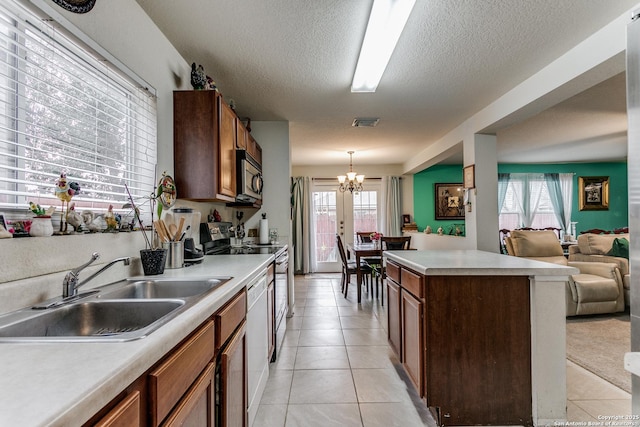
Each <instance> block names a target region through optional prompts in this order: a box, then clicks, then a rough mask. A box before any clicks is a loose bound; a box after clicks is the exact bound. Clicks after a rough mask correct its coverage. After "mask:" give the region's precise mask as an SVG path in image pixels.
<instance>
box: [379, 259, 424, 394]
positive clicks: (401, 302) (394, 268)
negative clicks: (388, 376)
mask: <svg viewBox="0 0 640 427" xmlns="http://www.w3.org/2000/svg"><path fill="white" fill-rule="evenodd" d="M403 279H404V280H403ZM387 294H388V295H389V296H388V307H389V316H388V322H389V325H388V331H389V342H390V343H391V347H392V348H393V349H394V351H395V352H396V354H397V355H398V357H399V359H400V361H401V362H402V366H403V367H404V370H405V372H406V373H407V375H408V376H409V378H410V379H411V381H412V382H413V385H414V386H415V388H416V390H417V391H418V393H419V394H420V396H424V380H425V376H424V356H425V348H424V301H423V299H422V296H423V289H422V278H421V277H420V276H419V275H416V274H414V273H411V272H409V271H408V270H406V269H402V268H400V266H398V265H396V264H394V263H387Z"/></svg>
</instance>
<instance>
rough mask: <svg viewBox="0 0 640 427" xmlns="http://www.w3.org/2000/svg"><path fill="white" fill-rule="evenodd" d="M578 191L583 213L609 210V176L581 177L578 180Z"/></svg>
mask: <svg viewBox="0 0 640 427" xmlns="http://www.w3.org/2000/svg"><path fill="white" fill-rule="evenodd" d="M578 191H579V194H578V203H579V206H580V210H581V211H606V210H609V177H608V176H581V177H579V178H578Z"/></svg>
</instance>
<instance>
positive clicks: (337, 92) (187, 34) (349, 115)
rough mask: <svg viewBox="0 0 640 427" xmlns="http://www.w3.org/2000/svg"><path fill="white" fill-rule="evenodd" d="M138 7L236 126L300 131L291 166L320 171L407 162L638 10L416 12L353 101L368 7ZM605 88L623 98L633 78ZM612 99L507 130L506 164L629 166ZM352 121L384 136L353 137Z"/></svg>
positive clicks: (451, 4)
mask: <svg viewBox="0 0 640 427" xmlns="http://www.w3.org/2000/svg"><path fill="white" fill-rule="evenodd" d="M137 2H138V3H139V4H140V5H141V7H142V8H143V9H144V10H145V11H146V12H147V14H148V15H149V16H150V17H151V19H152V20H153V21H154V22H155V23H156V24H157V25H158V27H159V28H160V29H161V31H163V33H164V34H165V35H166V36H167V38H168V39H169V40H170V41H171V42H172V43H173V45H174V46H175V47H176V49H177V50H178V51H179V52H180V53H181V55H182V56H183V57H184V58H185V60H186V61H187V62H188V63H191V62H196V63H199V64H202V65H203V66H204V67H205V70H206V72H207V74H209V75H211V76H212V77H213V78H214V80H215V81H216V83H217V84H218V87H219V89H220V91H221V92H222V93H223V95H224V96H225V98H226V99H229V98H232V99H234V101H235V103H236V105H237V111H238V113H239V115H241V116H248V117H251V119H252V120H288V121H289V123H290V141H291V146H292V162H293V164H294V165H305V164H314V165H321V164H336V163H344V162H345V161H346V160H345V159H346V158H347V154H346V151H347V150H355V151H356V154H355V155H354V163H360V164H399V163H404V162H405V161H406V160H407V159H409V158H410V157H411V156H412V155H413V154H414V153H416V152H419V151H422V150H423V149H424V148H426V147H427V146H429V145H430V144H432V143H433V142H435V141H437V140H438V139H439V138H441V137H442V136H443V135H445V134H446V133H447V132H449V131H450V130H452V129H453V128H455V127H456V126H458V125H459V124H460V123H462V122H463V121H464V120H465V119H467V118H468V117H470V116H472V115H473V114H474V113H476V112H477V111H478V110H479V109H481V108H482V107H484V106H486V105H487V104H489V103H490V102H492V101H494V100H495V99H497V98H498V97H500V96H501V95H503V94H504V93H506V92H507V91H509V90H510V89H512V88H513V87H514V86H516V85H517V84H519V83H521V82H522V81H523V80H525V79H526V78H527V77H529V76H531V75H532V74H534V73H535V72H536V71H538V70H539V69H540V68H542V67H543V66H545V65H547V64H548V63H549V62H551V61H553V60H554V59H556V58H558V57H560V56H562V54H564V53H565V52H566V51H567V50H569V49H570V48H572V47H573V46H575V45H576V44H578V43H579V42H580V41H582V40H584V39H585V38H586V37H587V36H589V35H590V34H592V33H594V32H595V31H596V30H598V29H600V28H601V27H603V26H605V25H606V24H608V23H609V22H611V21H612V20H613V19H615V18H617V17H618V16H620V15H621V14H622V13H624V12H625V11H627V10H628V9H630V8H631V7H633V6H634V5H635V4H636V3H637V0H615V1H613V0H589V1H585V0H535V1H531V0H483V1H471V0H417V2H416V5H415V7H414V10H413V13H412V15H411V16H410V18H409V21H408V23H407V27H406V28H405V31H404V33H403V35H402V36H401V38H400V40H399V42H398V46H397V49H396V51H395V53H394V55H393V56H392V58H391V61H390V63H389V65H388V67H387V70H386V72H385V74H384V76H383V78H382V81H381V82H380V85H379V86H378V90H377V92H376V93H373V94H366V93H364V94H363V93H360V94H352V93H351V92H350V90H349V88H350V84H351V78H352V75H353V71H354V69H355V64H356V60H357V56H358V51H359V48H360V45H361V43H362V36H363V34H364V30H365V26H366V22H367V19H368V15H369V11H370V8H371V4H372V2H371V0H367V1H365V0H358V1H356V0H347V1H345V0H322V1H318V0H306V1H301V0H270V1H264V0H243V1H234V2H225V1H215V2H212V1H210V0H182V1H175V0H137ZM185 78H188V76H185ZM605 85H609V87H610V88H614V90H613V92H615V94H620V93H622V95H624V77H618V78H614V79H612V80H611V82H608V83H605ZM620 85H622V86H620ZM621 87H622V92H621ZM593 90H597V87H596V88H594V89H593ZM610 92H611V91H609V90H601V91H600V92H598V95H597V96H592V95H588V94H585V95H584V97H583V99H581V100H580V99H576V100H575V102H571V100H568V101H565V103H563V104H562V105H559V106H557V107H555V108H556V109H555V113H553V114H552V113H550V112H543V113H541V114H539V115H538V116H536V117H534V118H531V119H529V120H527V121H526V122H524V123H522V124H516V125H512V126H511V127H510V128H508V129H502V130H498V141H499V158H500V160H501V161H513V159H519V160H518V161H522V159H523V157H522V153H526V158H527V160H529V161H549V162H550V161H589V160H593V158H597V159H602V154H600V157H598V152H597V150H596V149H595V148H601V147H600V146H601V145H605V144H600V143H599V141H605V142H606V143H607V144H617V145H616V147H617V148H616V149H611V148H610V147H609V148H608V149H606V151H605V152H606V153H609V154H611V153H616V155H617V154H620V157H619V158H624V157H625V156H626V148H624V152H622V149H621V147H622V146H625V145H626V122H625V121H624V120H623V119H622V115H621V114H624V108H623V110H622V111H620V106H621V105H622V106H623V107H624V100H622V103H621V101H620V99H617V100H613V101H611V102H604V99H608V98H610V97H611V94H610ZM603 98H604V99H603ZM591 101H598V102H597V105H594V106H593V107H589V106H588V105H586V104H585V103H586V102H591ZM355 117H380V123H379V124H378V126H377V127H375V128H352V127H351V122H352V121H353V119H354V118H355ZM610 119H611V121H610ZM601 120H602V121H603V122H602V123H601ZM587 124H588V126H587ZM599 138H600V139H599ZM582 142H584V143H587V144H590V147H591V149H589V150H580V149H579V147H580V144H581V143H582ZM534 143H535V144H536V145H540V146H541V147H543V149H542V150H534V149H533V148H532V144H534ZM576 150H578V151H580V156H577V155H576ZM589 153H591V155H592V157H589V156H588V155H587V154H589ZM578 157H579V158H578ZM588 157H589V158H588ZM534 159H535V160H534Z"/></svg>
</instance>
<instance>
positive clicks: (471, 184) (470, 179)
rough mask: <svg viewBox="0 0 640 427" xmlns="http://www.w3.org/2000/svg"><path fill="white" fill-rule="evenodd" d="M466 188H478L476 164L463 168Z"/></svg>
mask: <svg viewBox="0 0 640 427" xmlns="http://www.w3.org/2000/svg"><path fill="white" fill-rule="evenodd" d="M463 179H464V188H476V165H470V166H467V167H465V168H464V169H463Z"/></svg>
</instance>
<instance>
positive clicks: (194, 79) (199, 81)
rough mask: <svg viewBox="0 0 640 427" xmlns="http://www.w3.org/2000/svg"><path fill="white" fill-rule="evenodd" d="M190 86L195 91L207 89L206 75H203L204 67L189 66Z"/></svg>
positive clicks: (194, 64)
mask: <svg viewBox="0 0 640 427" xmlns="http://www.w3.org/2000/svg"><path fill="white" fill-rule="evenodd" d="M191 86H193V88H194V89H195V90H203V89H205V88H206V87H207V75H206V74H205V73H204V67H203V66H202V65H198V66H197V67H196V63H195V62H194V63H193V64H191Z"/></svg>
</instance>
